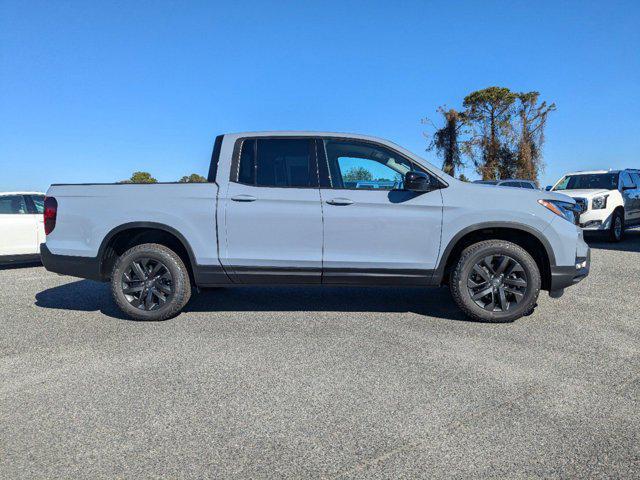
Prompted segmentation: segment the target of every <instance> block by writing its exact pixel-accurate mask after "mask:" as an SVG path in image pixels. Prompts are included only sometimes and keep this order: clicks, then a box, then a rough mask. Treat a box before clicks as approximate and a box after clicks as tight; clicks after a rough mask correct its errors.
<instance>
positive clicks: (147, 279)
mask: <svg viewBox="0 0 640 480" xmlns="http://www.w3.org/2000/svg"><path fill="white" fill-rule="evenodd" d="M111 294H112V296H113V299H114V301H115V302H116V304H117V305H118V307H120V310H122V311H123V312H124V313H125V314H126V315H128V316H129V317H131V318H134V319H136V320H151V321H153V320H156V321H157V320H166V319H168V318H171V317H174V316H176V315H177V314H178V313H179V312H180V311H181V310H182V308H183V307H184V306H185V305H186V304H187V302H188V301H189V297H190V296H191V282H190V280H189V272H188V271H187V268H186V267H185V265H184V262H183V261H182V259H181V258H180V256H178V255H177V254H176V253H175V252H174V251H173V250H171V249H169V248H167V247H165V246H164V245H159V244H156V243H145V244H143V245H136V246H135V247H132V248H130V249H129V250H127V251H126V252H125V253H124V254H123V255H122V256H121V257H120V258H119V259H118V261H117V262H116V264H115V266H114V268H113V271H112V273H111Z"/></svg>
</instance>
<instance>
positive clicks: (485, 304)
mask: <svg viewBox="0 0 640 480" xmlns="http://www.w3.org/2000/svg"><path fill="white" fill-rule="evenodd" d="M449 283H450V288H451V294H452V295H453V299H454V300H455V302H456V304H457V305H458V307H460V309H462V311H463V312H464V313H465V314H466V315H467V316H469V317H471V318H472V319H474V320H479V321H483V322H495V323H504V322H513V321H514V320H517V319H518V318H520V317H522V316H523V315H526V314H528V313H530V312H532V311H533V309H534V308H535V306H536V301H537V299H538V295H539V293H540V286H541V278H540V271H539V269H538V265H537V264H536V262H535V260H534V259H533V258H532V257H531V255H529V253H528V252H527V251H526V250H525V249H523V248H522V247H520V246H518V245H516V244H514V243H511V242H507V241H505V240H487V241H484V242H479V243H476V244H474V245H471V246H469V247H467V248H466V249H465V250H464V251H463V252H462V254H461V255H460V259H459V260H458V263H457V264H456V266H455V268H454V270H453V272H452V273H451V281H450V282H449Z"/></svg>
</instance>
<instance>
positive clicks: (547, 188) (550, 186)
mask: <svg viewBox="0 0 640 480" xmlns="http://www.w3.org/2000/svg"><path fill="white" fill-rule="evenodd" d="M552 188H553V185H547V186H546V187H544V190H545V192H548V191H550V190H551V189H552Z"/></svg>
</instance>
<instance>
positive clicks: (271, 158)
mask: <svg viewBox="0 0 640 480" xmlns="http://www.w3.org/2000/svg"><path fill="white" fill-rule="evenodd" d="M219 202H220V204H219V216H218V221H219V222H220V225H221V226H222V228H223V229H224V230H223V231H222V232H219V234H220V235H221V241H220V259H221V262H222V264H223V265H224V266H225V268H226V270H227V272H228V273H229V274H230V275H231V276H232V278H233V280H234V281H235V282H238V283H270V282H275V283H287V282H291V283H320V276H321V269H322V209H321V205H320V191H319V188H318V169H317V163H316V152H315V142H314V140H313V139H311V138H301V137H291V138H289V137H287V138H285V137H271V138H265V137H257V138H244V139H239V140H238V141H237V142H236V145H235V148H234V153H233V159H232V165H231V173H230V181H229V184H228V187H227V189H226V192H222V191H221V197H220V199H219Z"/></svg>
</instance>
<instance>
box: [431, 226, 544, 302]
mask: <svg viewBox="0 0 640 480" xmlns="http://www.w3.org/2000/svg"><path fill="white" fill-rule="evenodd" d="M491 239H497V240H506V241H510V242H513V243H515V244H517V245H519V246H521V247H522V248H524V249H525V250H527V252H529V254H531V256H532V257H533V258H534V260H535V261H536V263H537V265H538V268H539V269H540V275H541V278H542V289H543V290H548V289H549V288H550V285H551V267H552V266H554V265H555V263H556V260H555V255H554V253H553V248H552V247H551V244H550V243H549V241H548V240H547V239H546V237H545V236H544V235H543V234H542V232H540V231H539V230H537V229H535V228H533V227H530V226H529V225H524V224H520V223H513V222H483V223H478V224H474V225H470V226H468V227H466V228H464V229H462V230H461V231H460V232H458V233H457V234H456V235H455V236H454V237H453V238H452V239H451V240H450V241H449V243H448V244H447V246H446V247H445V248H444V250H443V253H442V256H441V257H440V262H439V263H438V266H437V268H436V270H435V272H434V277H433V282H432V283H434V284H436V285H443V284H445V283H447V282H448V277H449V272H450V271H451V268H452V267H453V265H454V263H455V261H456V260H457V259H458V258H459V257H460V254H461V253H462V251H463V250H464V249H465V248H466V247H468V246H469V245H472V244H474V243H477V242H480V241H483V240H491Z"/></svg>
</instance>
